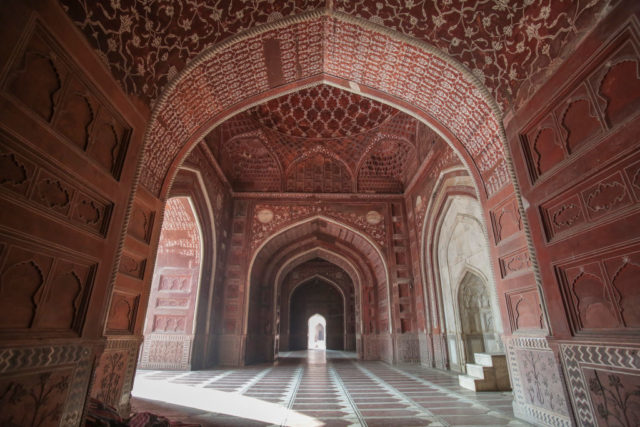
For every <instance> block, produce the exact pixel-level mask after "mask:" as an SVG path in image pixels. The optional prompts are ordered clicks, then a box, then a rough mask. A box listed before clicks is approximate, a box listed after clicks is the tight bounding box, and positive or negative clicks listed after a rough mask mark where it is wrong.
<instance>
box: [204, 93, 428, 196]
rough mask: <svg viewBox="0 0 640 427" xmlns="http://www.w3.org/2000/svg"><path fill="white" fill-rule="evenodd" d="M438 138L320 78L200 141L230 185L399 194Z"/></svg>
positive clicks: (412, 121)
mask: <svg viewBox="0 0 640 427" xmlns="http://www.w3.org/2000/svg"><path fill="white" fill-rule="evenodd" d="M419 130H420V132H419ZM437 138H439V137H438V136H437V135H436V134H435V133H434V132H433V131H430V130H429V129H428V128H426V126H424V125H422V124H420V123H419V122H418V121H417V120H416V119H414V118H413V117H410V116H409V115H407V114H405V113H403V112H400V111H398V110H396V109H394V108H392V107H390V106H388V105H385V104H382V103H380V102H377V101H374V100H371V99H368V98H364V97H362V96H360V95H357V94H354V93H350V92H347V91H345V90H342V89H339V88H336V87H332V86H328V85H324V84H321V85H317V86H313V87H310V88H305V89H302V90H299V91H297V92H294V93H291V94H288V95H284V96H281V97H278V98H276V99H272V100H270V101H267V102H265V103H263V104H260V105H258V106H255V107H253V108H251V109H249V110H247V111H245V112H243V113H240V114H238V115H236V116H234V117H232V118H231V119H229V120H227V121H226V122H224V123H222V124H221V125H219V126H218V127H217V128H215V129H214V130H213V131H212V132H211V133H210V134H209V135H207V136H206V137H205V138H204V142H203V143H205V144H206V145H207V146H208V148H209V149H210V150H211V152H212V153H213V155H214V156H215V157H216V159H217V161H218V163H219V164H220V165H221V168H222V170H223V172H224V173H225V175H226V177H227V179H228V181H229V182H230V183H231V185H232V187H233V189H234V190H235V191H252V192H256V191H274V192H278V191H285V192H307V193H353V192H363V193H402V192H403V191H404V188H405V186H406V185H407V183H408V182H409V181H410V180H411V178H412V177H413V176H414V175H415V173H416V171H417V169H418V165H419V161H421V159H423V158H424V157H425V156H426V154H427V152H428V151H429V147H430V146H431V144H433V142H434V140H436V139H437Z"/></svg>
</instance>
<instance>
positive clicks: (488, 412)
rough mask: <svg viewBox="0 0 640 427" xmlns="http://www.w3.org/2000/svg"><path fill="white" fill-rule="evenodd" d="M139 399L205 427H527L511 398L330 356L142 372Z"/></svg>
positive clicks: (442, 377)
mask: <svg viewBox="0 0 640 427" xmlns="http://www.w3.org/2000/svg"><path fill="white" fill-rule="evenodd" d="M132 394H133V396H134V398H133V399H132V401H131V402H132V409H133V410H134V411H136V412H141V411H149V412H154V413H156V414H161V415H164V416H166V417H168V418H170V419H171V420H175V421H181V422H185V423H186V422H190V423H198V424H201V425H203V426H234V425H237V426H254V425H255V426H262V425H282V426H284V425H297V426H322V425H326V426H349V425H356V426H358V425H362V426H394V427H395V426H427V425H428V426H480V425H482V426H497V425H510V426H525V425H528V424H526V423H524V422H522V421H519V420H516V419H514V417H513V412H512V409H511V402H512V395H511V393H505V392H484V393H474V392H471V391H468V390H465V389H462V388H460V387H459V386H458V379H457V376H455V375H452V374H449V373H446V372H442V371H437V370H434V369H427V368H424V367H421V366H419V365H397V366H391V365H388V364H385V363H382V362H377V361H376V362H361V361H357V360H356V359H355V354H353V353H347V352H340V351H330V350H327V351H326V352H324V351H320V350H309V351H299V352H286V353H281V354H280V362H279V363H278V364H277V365H275V366H273V365H253V366H247V367H245V368H241V369H229V370H223V369H216V370H208V371H191V372H177V371H152V370H139V371H138V373H137V375H136V379H135V384H134V389H133V393H132ZM166 402H172V404H169V403H166Z"/></svg>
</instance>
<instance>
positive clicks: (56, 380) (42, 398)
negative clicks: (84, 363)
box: [0, 368, 73, 426]
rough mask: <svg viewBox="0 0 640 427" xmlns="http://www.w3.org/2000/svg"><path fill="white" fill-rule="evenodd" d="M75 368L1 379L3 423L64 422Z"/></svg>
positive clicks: (0, 399)
mask: <svg viewBox="0 0 640 427" xmlns="http://www.w3.org/2000/svg"><path fill="white" fill-rule="evenodd" d="M72 376H73V368H66V369H59V370H55V371H51V370H47V371H44V372H38V373H33V374H30V375H16V376H13V377H2V378H0V396H1V397H0V403H1V404H2V414H0V424H2V425H4V426H54V425H62V424H63V423H61V421H62V415H63V409H64V406H65V402H66V400H67V396H68V394H69V389H70V388H71V387H70V386H71V378H72Z"/></svg>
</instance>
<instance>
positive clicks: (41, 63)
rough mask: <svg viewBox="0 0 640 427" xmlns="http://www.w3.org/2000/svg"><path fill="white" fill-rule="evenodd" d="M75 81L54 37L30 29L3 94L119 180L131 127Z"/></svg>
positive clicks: (73, 69)
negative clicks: (27, 38)
mask: <svg viewBox="0 0 640 427" xmlns="http://www.w3.org/2000/svg"><path fill="white" fill-rule="evenodd" d="M81 76H82V71H79V70H77V67H76V66H75V64H74V62H73V60H71V59H70V58H68V56H67V55H66V54H65V52H64V50H63V49H62V48H61V47H60V46H59V45H58V43H57V42H56V41H55V40H54V38H53V37H52V36H51V35H50V34H48V33H47V31H46V30H45V29H44V28H43V27H41V26H40V25H38V24H36V25H35V27H34V28H33V29H32V30H31V34H30V36H29V40H28V41H27V43H26V44H25V46H24V48H23V49H21V52H19V53H18V55H17V59H16V60H15V61H14V63H13V65H12V67H11V70H10V72H9V76H8V79H7V82H6V83H5V87H4V88H3V90H4V92H5V93H6V94H7V95H8V96H9V97H10V98H11V99H12V100H16V101H17V102H18V103H19V104H20V105H21V106H22V107H23V108H25V109H26V110H27V111H28V112H29V113H31V114H33V115H35V116H36V117H38V118H39V119H41V120H43V121H44V123H45V126H48V127H50V129H51V130H53V131H54V132H56V133H58V134H59V135H60V137H61V140H63V141H68V142H69V143H70V145H72V146H74V147H77V148H78V149H80V150H81V151H83V152H85V153H86V155H87V157H88V159H91V160H92V161H94V162H95V163H96V164H97V165H98V166H99V167H101V168H102V169H103V170H104V171H106V172H107V173H109V174H110V175H111V176H113V177H114V178H115V179H119V177H120V171H121V168H122V163H123V161H124V156H125V153H126V148H127V145H128V140H129V136H130V134H131V127H130V126H129V125H128V124H127V123H126V122H125V121H124V120H123V119H122V118H121V117H120V116H119V115H117V114H115V112H114V110H113V108H112V107H111V106H110V105H109V103H108V102H107V101H106V100H105V99H104V97H103V96H102V95H101V94H100V92H99V91H98V90H97V89H95V88H94V86H93V85H92V84H91V83H90V82H88V81H87V80H86V79H85V78H83V77H81Z"/></svg>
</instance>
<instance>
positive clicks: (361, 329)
mask: <svg viewBox="0 0 640 427" xmlns="http://www.w3.org/2000/svg"><path fill="white" fill-rule="evenodd" d="M305 253H306V254H308V255H307V256H306V257H305V256H304V255H303V256H300V254H305ZM311 254H316V255H317V254H320V255H321V256H320V258H324V257H325V256H327V254H331V255H330V256H327V258H328V259H325V261H329V262H330V263H334V262H335V263H336V265H339V266H340V267H341V268H344V270H343V273H342V274H344V275H345V276H349V279H350V280H353V285H351V286H352V288H353V289H354V291H353V292H354V294H353V295H354V296H353V303H351V301H350V303H349V304H350V306H352V307H353V312H354V320H353V322H351V323H352V326H351V327H350V329H349V330H350V331H353V337H351V336H349V337H348V339H347V340H346V341H347V343H349V344H348V345H349V347H350V348H351V349H353V346H354V342H355V347H356V350H357V352H358V354H359V356H360V357H362V358H374V359H378V358H380V353H376V352H375V351H374V350H378V349H386V348H389V349H390V348H391V345H392V343H391V340H390V334H388V331H390V329H391V325H390V320H389V317H390V316H388V315H386V313H387V312H388V311H389V310H390V307H389V303H388V302H389V298H388V294H387V292H388V289H387V280H388V270H387V267H386V263H385V261H384V258H383V257H382V256H381V255H380V249H379V248H378V247H376V246H375V244H374V243H373V242H371V241H370V240H369V239H367V237H366V236H365V235H363V234H361V233H359V232H357V231H355V230H353V229H351V228H350V227H348V226H346V225H343V224H341V223H339V222H337V221H335V220H334V219H331V218H327V217H321V216H315V217H310V218H307V219H305V220H302V221H299V222H298V223H295V224H293V225H291V226H290V227H287V228H285V229H283V230H281V231H280V232H278V233H276V234H275V235H273V236H271V237H270V238H269V239H268V240H266V241H265V242H264V243H263V244H262V245H261V246H260V247H259V248H258V250H256V252H255V255H254V256H253V258H252V261H251V269H250V272H249V298H248V301H247V305H246V306H245V310H246V311H245V313H246V317H245V319H246V324H245V328H246V337H247V338H246V349H245V357H244V358H245V363H247V364H250V363H257V362H265V361H273V360H275V359H277V357H278V352H279V349H280V347H281V346H283V347H287V348H289V349H290V348H291V347H290V346H288V344H287V342H286V338H287V337H286V325H283V324H282V323H283V322H282V319H283V316H284V318H285V322H284V323H286V317H287V314H286V311H284V312H283V309H282V305H281V304H280V303H279V301H280V300H281V294H280V292H281V289H280V285H281V280H283V279H284V278H285V276H286V275H287V273H289V272H290V271H291V270H289V267H288V266H292V267H295V266H296V265H300V264H301V263H303V262H305V261H309V260H312V259H314V258H316V256H315V255H311ZM308 257H310V258H308ZM334 289H335V287H334ZM338 293H339V292H338ZM380 295H383V296H382V297H381V296H380ZM380 313H385V315H380ZM310 314H313V313H309V315H310ZM325 317H326V316H325ZM307 318H308V316H307V317H304V319H302V320H301V323H302V324H303V325H304V329H305V330H304V331H303V332H302V333H301V337H300V342H301V343H302V344H301V345H297V347H298V348H300V349H304V348H306V338H307V336H306V319H307ZM329 320H330V319H328V321H329ZM343 323H344V322H343ZM342 329H343V330H344V327H343V328H342ZM380 333H386V334H385V335H384V336H383V338H384V339H386V341H385V340H384V339H379V336H378V335H379V334H380ZM350 334H351V332H350V333H349V334H348V335H350ZM327 335H328V337H330V336H331V329H328V330H327ZM280 339H283V342H282V343H280ZM339 339H342V344H341V345H340V344H336V345H335V346H336V347H342V348H344V347H345V339H344V334H341V338H339ZM374 339H375V341H374ZM327 344H328V345H330V346H334V344H332V343H331V342H328V343H327ZM373 346H375V348H374V349H371V347H373ZM367 348H369V350H368V351H367ZM385 354H387V353H385Z"/></svg>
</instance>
